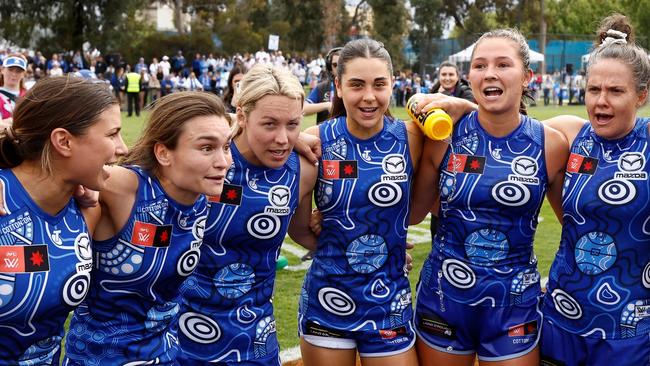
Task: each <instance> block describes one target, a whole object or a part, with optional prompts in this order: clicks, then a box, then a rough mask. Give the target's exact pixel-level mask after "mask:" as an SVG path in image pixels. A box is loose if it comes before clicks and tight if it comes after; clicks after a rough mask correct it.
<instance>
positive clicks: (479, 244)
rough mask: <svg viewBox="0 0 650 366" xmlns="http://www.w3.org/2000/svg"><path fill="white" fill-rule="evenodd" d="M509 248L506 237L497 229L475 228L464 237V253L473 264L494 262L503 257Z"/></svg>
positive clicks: (506, 254)
mask: <svg viewBox="0 0 650 366" xmlns="http://www.w3.org/2000/svg"><path fill="white" fill-rule="evenodd" d="M509 250H510V245H509V244H508V237H507V236H506V234H504V233H502V232H501V231H498V230H493V229H480V230H476V231H474V232H472V233H471V234H469V235H468V236H467V238H466V239H465V253H466V254H467V258H468V259H469V260H470V261H471V262H472V263H474V264H479V265H486V264H492V263H496V262H498V261H500V260H503V259H505V258H506V257H507V256H508V251H509Z"/></svg>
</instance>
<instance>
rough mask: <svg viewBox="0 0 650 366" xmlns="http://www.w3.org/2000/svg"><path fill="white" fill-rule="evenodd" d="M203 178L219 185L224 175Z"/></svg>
mask: <svg viewBox="0 0 650 366" xmlns="http://www.w3.org/2000/svg"><path fill="white" fill-rule="evenodd" d="M205 178H206V179H209V180H211V181H213V182H214V183H220V182H222V181H223V180H224V178H225V175H212V176H209V177H205Z"/></svg>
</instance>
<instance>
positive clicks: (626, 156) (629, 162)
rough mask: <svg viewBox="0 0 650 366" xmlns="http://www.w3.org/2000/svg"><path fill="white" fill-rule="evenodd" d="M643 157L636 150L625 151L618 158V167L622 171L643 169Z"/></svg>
mask: <svg viewBox="0 0 650 366" xmlns="http://www.w3.org/2000/svg"><path fill="white" fill-rule="evenodd" d="M644 165H645V159H644V158H643V155H641V153H638V152H626V153H623V155H621V157H620V158H619V159H618V168H619V169H620V170H622V171H624V172H636V171H639V170H641V169H643V166H644Z"/></svg>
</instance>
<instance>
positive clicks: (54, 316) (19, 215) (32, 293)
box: [0, 169, 92, 365]
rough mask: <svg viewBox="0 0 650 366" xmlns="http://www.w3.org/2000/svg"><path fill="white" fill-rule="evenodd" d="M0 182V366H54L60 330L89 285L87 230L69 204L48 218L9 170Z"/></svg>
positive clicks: (71, 204) (61, 334)
mask: <svg viewBox="0 0 650 366" xmlns="http://www.w3.org/2000/svg"><path fill="white" fill-rule="evenodd" d="M0 181H1V182H2V185H3V187H4V191H2V198H3V199H4V202H5V208H6V211H7V213H8V214H7V215H6V216H2V217H0V365H58V364H59V358H60V353H61V339H63V334H64V329H63V324H64V323H65V320H66V318H67V317H68V314H69V313H70V311H71V310H72V309H74V308H75V307H77V305H79V303H81V301H82V300H83V299H84V297H85V296H86V293H87V291H88V287H89V284H90V270H91V268H92V252H91V247H90V237H89V235H88V228H87V227H86V223H85V221H84V218H83V215H82V214H81V211H80V210H79V208H78V207H77V204H76V203H75V202H74V200H73V199H72V198H71V199H70V202H69V203H68V204H67V206H66V207H65V208H63V209H62V210H61V212H59V213H58V214H57V215H56V216H52V215H49V214H47V213H46V212H44V211H43V210H41V208H40V207H38V206H37V205H36V203H35V202H34V201H33V200H32V199H31V197H30V196H29V194H28V193H27V191H25V189H24V188H23V186H22V185H21V184H20V182H19V181H18V179H16V176H15V175H14V174H13V172H12V171H11V170H9V169H6V170H0Z"/></svg>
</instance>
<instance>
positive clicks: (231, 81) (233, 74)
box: [223, 63, 246, 113]
mask: <svg viewBox="0 0 650 366" xmlns="http://www.w3.org/2000/svg"><path fill="white" fill-rule="evenodd" d="M245 73H246V69H245V68H244V65H242V64H241V63H236V64H235V66H233V68H232V69H230V74H229V75H228V87H227V89H226V92H225V93H224V95H223V104H225V105H226V111H228V113H235V112H236V109H237V108H236V107H235V106H234V105H233V100H232V97H233V95H234V94H235V88H236V84H237V83H239V81H240V80H241V79H243V78H244V74H245Z"/></svg>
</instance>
